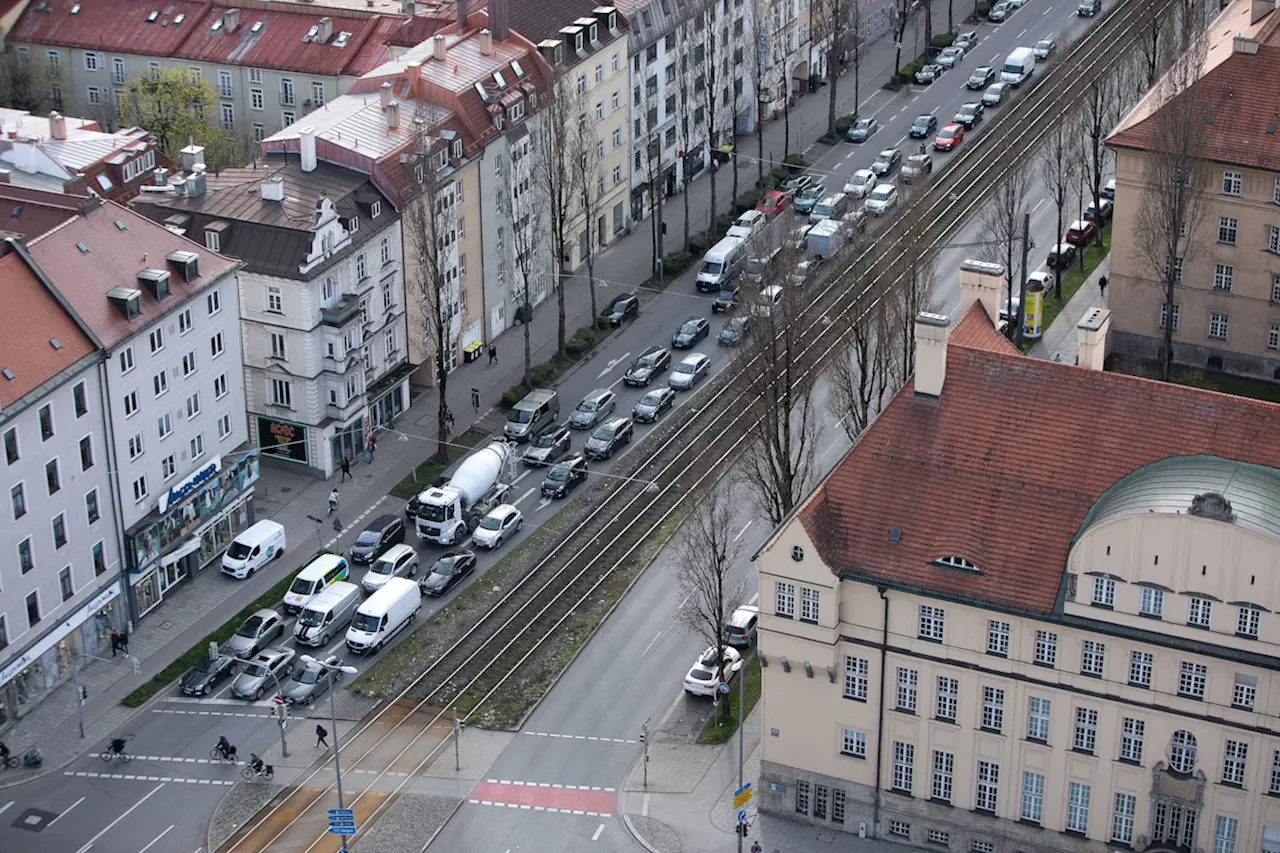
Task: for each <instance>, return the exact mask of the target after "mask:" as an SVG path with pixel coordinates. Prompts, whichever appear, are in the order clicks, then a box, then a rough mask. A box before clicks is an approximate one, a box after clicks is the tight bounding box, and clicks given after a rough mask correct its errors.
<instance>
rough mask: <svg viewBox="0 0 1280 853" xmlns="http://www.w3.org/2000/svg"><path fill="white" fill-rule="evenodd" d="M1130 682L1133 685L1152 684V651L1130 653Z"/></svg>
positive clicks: (1143, 685)
mask: <svg viewBox="0 0 1280 853" xmlns="http://www.w3.org/2000/svg"><path fill="white" fill-rule="evenodd" d="M1129 684H1130V685H1131V686H1133V687H1150V686H1151V653H1150V652H1130V653H1129Z"/></svg>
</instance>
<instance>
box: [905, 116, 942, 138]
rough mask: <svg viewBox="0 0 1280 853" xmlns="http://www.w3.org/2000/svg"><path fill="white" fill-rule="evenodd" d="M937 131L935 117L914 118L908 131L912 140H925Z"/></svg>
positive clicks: (936, 119) (936, 118)
mask: <svg viewBox="0 0 1280 853" xmlns="http://www.w3.org/2000/svg"><path fill="white" fill-rule="evenodd" d="M937 129H938V117H937V116H935V115H927V116H916V120H915V121H913V122H911V130H910V131H908V133H909V134H910V136H911V138H912V139H927V138H928V137H929V136H931V135H933V133H934V131H936V130H937Z"/></svg>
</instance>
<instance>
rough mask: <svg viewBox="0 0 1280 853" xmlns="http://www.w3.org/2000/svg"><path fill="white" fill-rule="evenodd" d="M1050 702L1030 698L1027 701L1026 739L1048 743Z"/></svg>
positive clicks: (1038, 698) (1036, 697)
mask: <svg viewBox="0 0 1280 853" xmlns="http://www.w3.org/2000/svg"><path fill="white" fill-rule="evenodd" d="M1051 707H1052V702H1050V700H1048V699H1041V698H1040V697H1039V696H1032V697H1030V698H1028V699H1027V739H1028V740H1038V741H1043V742H1048V740H1049V710H1050V708H1051Z"/></svg>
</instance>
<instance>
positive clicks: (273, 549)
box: [222, 519, 284, 580]
mask: <svg viewBox="0 0 1280 853" xmlns="http://www.w3.org/2000/svg"><path fill="white" fill-rule="evenodd" d="M283 553H284V525H282V524H280V523H278V522H275V521H270V520H268V519H263V520H262V521H259V522H257V523H256V524H254V525H253V526H252V527H250V528H249V529H248V530H245V531H244V532H242V533H241V534H240V535H239V536H237V537H236V538H235V539H232V540H231V544H230V545H228V546H227V550H226V552H225V553H223V555H222V573H223V574H224V575H231V577H233V578H235V579H236V580H244V579H245V578H247V577H250V576H252V575H253V573H254V572H256V571H257V570H258V569H260V568H262V567H263V566H265V565H266V564H267V563H269V562H271V561H272V560H276V559H279V558H280V555H281V554H283Z"/></svg>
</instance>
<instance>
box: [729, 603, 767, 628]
mask: <svg viewBox="0 0 1280 853" xmlns="http://www.w3.org/2000/svg"><path fill="white" fill-rule="evenodd" d="M759 615H760V608H759V607H756V606H755V605H753V604H744V605H742V606H741V607H739V608H738V609H737V610H735V611H733V615H732V616H730V617H729V624H730V625H732V626H733V627H735V628H741V627H743V626H744V625H746V624H747V621H748V620H750V619H751V618H752V617H754V616H759Z"/></svg>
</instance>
